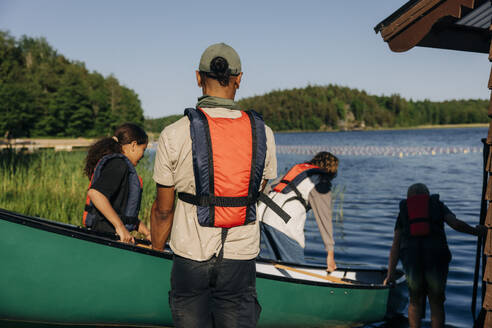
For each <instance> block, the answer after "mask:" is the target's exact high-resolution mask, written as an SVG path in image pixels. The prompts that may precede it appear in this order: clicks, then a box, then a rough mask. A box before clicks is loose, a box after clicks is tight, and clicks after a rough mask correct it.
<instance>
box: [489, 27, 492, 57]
mask: <svg viewBox="0 0 492 328" xmlns="http://www.w3.org/2000/svg"><path fill="white" fill-rule="evenodd" d="M489 34H490V35H492V24H490V27H489ZM489 62H492V42H490V46H489Z"/></svg>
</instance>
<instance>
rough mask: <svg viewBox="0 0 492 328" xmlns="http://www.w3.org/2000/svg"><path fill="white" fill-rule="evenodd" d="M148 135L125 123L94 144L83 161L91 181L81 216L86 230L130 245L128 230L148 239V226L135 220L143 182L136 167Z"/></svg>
mask: <svg viewBox="0 0 492 328" xmlns="http://www.w3.org/2000/svg"><path fill="white" fill-rule="evenodd" d="M147 143H148V136H147V134H146V133H145V131H144V130H143V129H142V128H140V127H139V126H138V125H135V124H132V123H125V124H123V125H121V126H119V127H118V128H117V129H116V131H115V132H114V135H113V136H112V137H111V138H103V139H101V140H99V141H97V142H96V143H95V144H93V145H92V146H91V147H90V149H89V151H88V153H87V158H86V164H85V170H84V171H85V174H86V175H87V176H88V177H89V179H90V184H89V190H88V192H87V200H86V204H85V211H84V215H83V223H84V225H85V226H86V227H88V228H90V229H92V230H95V231H99V232H106V233H113V234H114V233H116V234H117V235H118V236H119V238H120V240H121V241H123V242H126V243H130V242H131V243H133V242H134V238H133V237H132V235H130V233H129V231H133V230H136V231H138V232H140V233H142V234H144V235H145V236H146V238H147V239H150V232H149V229H148V228H147V226H146V225H145V224H144V223H142V222H140V220H139V219H138V212H139V210H140V201H141V197H142V179H141V178H140V177H139V176H138V174H137V172H136V170H135V166H137V164H138V162H139V161H140V159H141V158H142V157H143V155H144V152H145V149H146V148H147Z"/></svg>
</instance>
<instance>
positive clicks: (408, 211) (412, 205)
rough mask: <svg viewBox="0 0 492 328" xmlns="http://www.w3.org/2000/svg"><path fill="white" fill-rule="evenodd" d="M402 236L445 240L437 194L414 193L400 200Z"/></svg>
mask: <svg viewBox="0 0 492 328" xmlns="http://www.w3.org/2000/svg"><path fill="white" fill-rule="evenodd" d="M400 216H401V220H402V223H403V238H412V237H427V236H432V238H437V239H441V240H443V242H444V243H445V242H446V234H445V231H444V219H443V216H444V214H443V212H442V209H441V202H440V201H439V195H437V194H436V195H430V196H429V195H415V196H411V197H408V198H407V199H404V200H402V201H401V202H400Z"/></svg>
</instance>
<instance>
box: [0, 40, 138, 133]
mask: <svg viewBox="0 0 492 328" xmlns="http://www.w3.org/2000/svg"><path fill="white" fill-rule="evenodd" d="M0 117H1V119H0V137H2V136H7V135H9V136H10V137H37V136H59V137H79V136H88V137H92V136H103V135H109V134H111V133H112V131H113V129H114V128H115V127H116V126H117V125H119V124H121V123H123V122H129V121H131V122H135V123H137V124H140V125H143V123H144V116H143V109H142V106H141V103H140V100H139V98H138V95H137V94H136V93H135V91H133V90H131V89H129V88H127V87H125V86H123V85H121V84H120V83H119V81H118V80H117V79H116V78H115V77H114V76H112V75H110V76H108V77H104V76H102V75H101V74H99V73H97V72H89V71H88V70H87V68H86V67H85V65H84V63H82V62H80V61H72V60H69V59H67V58H65V57H64V56H63V55H61V54H58V53H57V51H56V50H54V49H53V48H52V47H51V46H50V45H49V44H48V42H47V41H46V39H44V38H31V37H27V36H23V37H21V38H19V39H18V40H17V39H15V38H14V37H12V36H11V35H10V34H9V33H8V32H6V31H0Z"/></svg>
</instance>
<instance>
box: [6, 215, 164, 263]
mask: <svg viewBox="0 0 492 328" xmlns="http://www.w3.org/2000/svg"><path fill="white" fill-rule="evenodd" d="M0 219H1V220H5V221H9V222H13V223H17V224H22V225H25V226H28V227H32V228H36V229H40V230H44V231H48V232H52V233H56V234H59V235H63V236H67V237H72V238H76V239H81V240H85V241H90V242H95V243H98V244H102V245H106V246H111V247H115V248H121V249H125V250H129V251H134V252H137V253H143V254H147V255H151V256H156V257H161V258H165V259H168V260H172V257H173V255H172V254H171V253H168V252H160V251H156V250H153V249H150V248H144V247H139V246H136V245H132V244H127V243H123V242H120V241H117V240H113V239H111V238H108V237H104V236H99V235H96V234H94V233H93V232H91V231H90V230H87V229H84V228H81V227H78V226H75V225H70V224H63V223H59V222H55V221H49V220H45V219H41V218H36V217H30V216H25V215H23V214H19V213H15V212H11V211H8V210H5V209H2V208H0Z"/></svg>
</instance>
